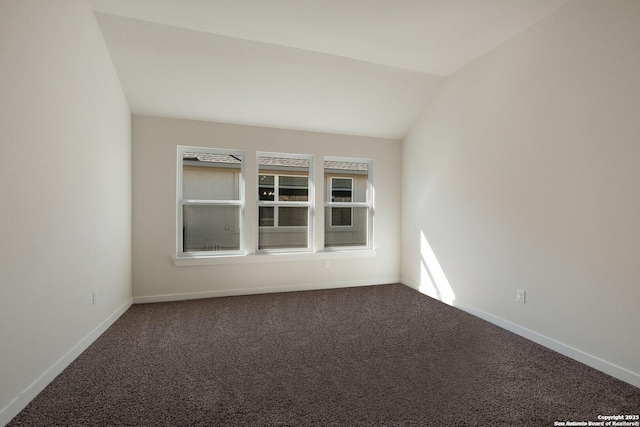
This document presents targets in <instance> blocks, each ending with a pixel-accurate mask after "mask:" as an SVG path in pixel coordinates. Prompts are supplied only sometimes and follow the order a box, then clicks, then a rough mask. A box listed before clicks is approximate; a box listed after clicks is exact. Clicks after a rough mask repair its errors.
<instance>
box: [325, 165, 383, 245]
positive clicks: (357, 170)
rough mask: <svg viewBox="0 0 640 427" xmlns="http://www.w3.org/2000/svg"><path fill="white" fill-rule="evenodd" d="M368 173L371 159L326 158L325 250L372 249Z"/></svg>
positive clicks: (371, 198) (370, 195) (370, 198)
mask: <svg viewBox="0 0 640 427" xmlns="http://www.w3.org/2000/svg"><path fill="white" fill-rule="evenodd" d="M371 172H372V162H371V161H370V160H362V159H349V158H334V157H326V158H325V161H324V174H325V186H326V197H325V230H324V231H325V232H324V246H325V249H334V250H335V249H356V248H370V247H372V240H373V239H372V237H373V185H372V179H371Z"/></svg>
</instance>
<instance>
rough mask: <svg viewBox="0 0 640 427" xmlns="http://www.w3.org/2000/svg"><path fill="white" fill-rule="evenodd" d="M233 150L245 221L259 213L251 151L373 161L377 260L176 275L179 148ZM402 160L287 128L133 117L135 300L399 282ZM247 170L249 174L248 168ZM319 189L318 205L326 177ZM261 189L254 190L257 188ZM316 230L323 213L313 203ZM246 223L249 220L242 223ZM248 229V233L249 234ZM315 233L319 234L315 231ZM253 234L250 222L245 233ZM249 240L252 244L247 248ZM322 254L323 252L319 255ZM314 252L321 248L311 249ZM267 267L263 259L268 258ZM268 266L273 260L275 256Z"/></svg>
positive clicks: (372, 147)
mask: <svg viewBox="0 0 640 427" xmlns="http://www.w3.org/2000/svg"><path fill="white" fill-rule="evenodd" d="M178 145H188V146H196V147H214V148H225V149H239V150H244V151H245V152H246V157H247V171H246V177H247V207H246V209H247V218H252V217H254V216H253V215H255V211H256V205H255V202H251V201H252V200H255V198H253V197H252V196H251V195H252V194H255V193H254V192H253V190H252V188H253V189H254V190H255V189H256V187H257V177H256V170H255V161H256V160H255V152H256V151H270V152H284V153H295V154H310V155H314V156H315V163H316V166H318V164H319V165H320V167H321V165H322V159H323V157H324V156H347V157H360V158H371V159H373V160H374V162H375V163H374V168H375V171H374V181H375V186H376V222H375V230H376V231H375V233H376V234H375V241H376V247H377V248H378V251H377V254H376V255H375V256H374V257H364V258H347V259H334V258H332V259H331V260H330V263H329V268H323V259H322V258H321V257H320V258H317V259H312V260H309V259H305V260H303V261H298V260H296V261H288V262H281V261H280V262H257V263H248V264H247V263H239V264H224V265H208V266H181V267H176V266H175V265H174V263H173V261H172V257H173V256H175V249H176V200H175V198H176V155H177V152H176V146H178ZM400 160H401V143H400V141H397V140H387V139H375V138H364V137H353V136H341V135H331V134H322V133H312V132H300V131H291V130H278V129H270V128H260V127H250V126H240V125H229V124H220V123H210V122H198V121H189V120H179V119H166V118H157V117H147V116H137V115H136V116H134V117H133V230H134V231H133V265H134V267H133V295H134V298H135V300H136V301H140V302H145V301H156V300H162V299H180V298H191V297H206V296H216V295H231V294H243V293H256V292H270V291H274V290H294V289H314V288H321V287H335V286H350V285H362V284H379V283H389V282H396V281H398V280H399V276H400V256H399V252H400V236H399V226H398V223H399V220H400V174H399V172H398V171H399V169H400ZM251 165H253V167H252V166H251ZM319 181H320V182H316V185H318V188H317V191H316V200H318V199H320V200H322V198H323V196H324V192H323V190H322V188H321V187H320V184H321V185H322V186H324V179H323V178H322V179H320V180H319ZM256 191H257V190H256ZM317 208H319V209H317V214H318V215H320V217H319V218H318V223H319V224H322V222H321V221H322V215H324V209H323V208H322V206H321V205H320V206H318V205H317ZM248 222H249V221H248ZM251 230H253V232H252V231H251ZM315 232H316V235H317V234H318V233H321V232H322V230H321V227H318V228H317V229H316V230H315ZM247 234H248V235H249V237H250V239H251V235H252V234H253V235H255V224H251V223H249V224H248V225H247ZM254 244H255V238H253V240H252V241H251V242H250V243H249V244H248V249H249V250H253V248H254V247H255V246H254ZM321 248H322V247H320V248H319V249H321ZM316 249H318V248H316ZM263 259H268V258H264V256H263ZM271 259H274V258H271Z"/></svg>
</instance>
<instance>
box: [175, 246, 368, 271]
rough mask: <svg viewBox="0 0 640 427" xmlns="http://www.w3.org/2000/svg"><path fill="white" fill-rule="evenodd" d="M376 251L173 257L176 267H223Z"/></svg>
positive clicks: (355, 250) (353, 255) (347, 255)
mask: <svg viewBox="0 0 640 427" xmlns="http://www.w3.org/2000/svg"><path fill="white" fill-rule="evenodd" d="M376 253H377V251H376V250H375V249H352V250H342V251H339V250H332V251H322V252H301V253H292V252H287V253H269V254H247V255H220V256H193V257H180V258H177V257H173V258H172V259H173V264H174V265H175V266H176V267H187V266H196V265H221V264H251V263H261V262H292V261H312V260H325V259H338V258H369V257H374V256H376Z"/></svg>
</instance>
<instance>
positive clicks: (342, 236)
mask: <svg viewBox="0 0 640 427" xmlns="http://www.w3.org/2000/svg"><path fill="white" fill-rule="evenodd" d="M336 210H337V211H338V212H337V213H335V215H336V217H334V211H336ZM347 210H353V220H352V224H351V226H350V227H349V226H342V227H339V226H336V222H334V223H333V226H331V225H330V222H329V221H331V220H334V219H336V220H343V221H346V219H347V217H348V218H349V219H351V212H349V215H348V216H347ZM368 210H369V208H367V207H357V208H335V207H326V208H325V218H326V226H325V232H324V245H325V246H326V247H328V248H332V247H340V246H367V234H368V232H367V222H368V221H367V216H368V215H367V213H368Z"/></svg>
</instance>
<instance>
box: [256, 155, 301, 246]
mask: <svg viewBox="0 0 640 427" xmlns="http://www.w3.org/2000/svg"><path fill="white" fill-rule="evenodd" d="M312 164H313V162H312V157H310V156H299V155H292V154H268V153H258V186H257V187H258V195H257V196H258V197H257V200H258V250H259V251H285V250H286V251H291V250H310V249H311V224H312V223H313V221H312V217H311V215H312V200H313V196H312V189H313V187H312V185H311V182H312V179H311V177H312V176H313V174H312V173H311V170H312Z"/></svg>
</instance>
